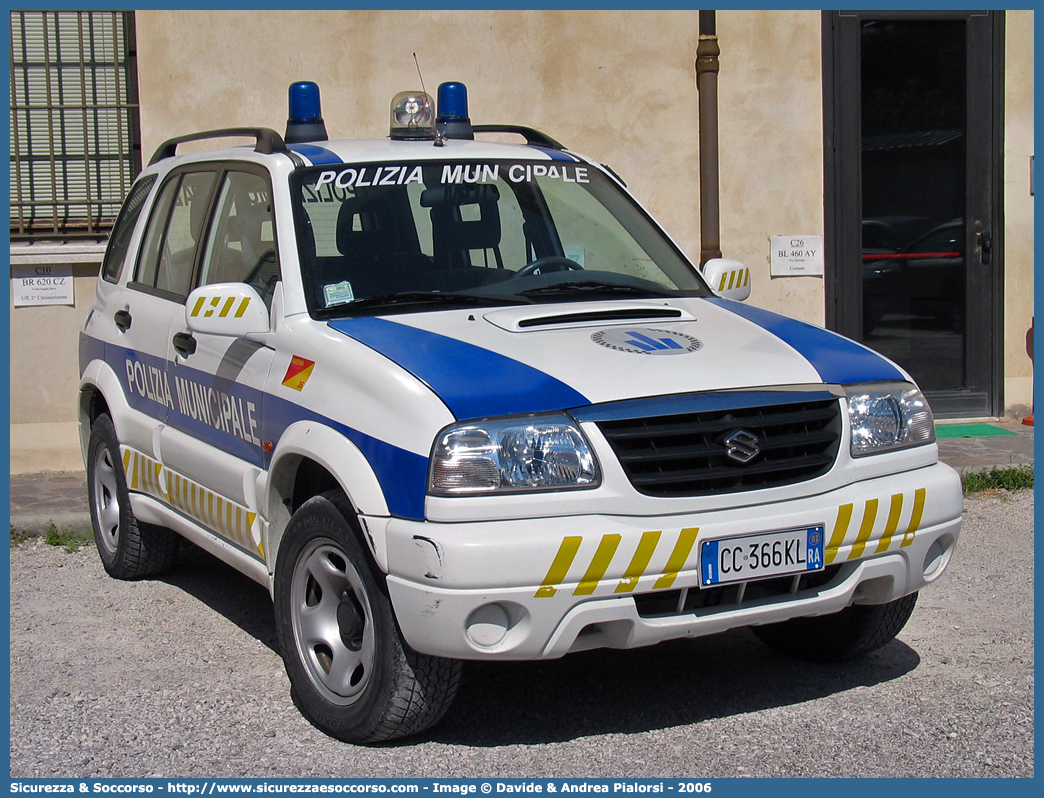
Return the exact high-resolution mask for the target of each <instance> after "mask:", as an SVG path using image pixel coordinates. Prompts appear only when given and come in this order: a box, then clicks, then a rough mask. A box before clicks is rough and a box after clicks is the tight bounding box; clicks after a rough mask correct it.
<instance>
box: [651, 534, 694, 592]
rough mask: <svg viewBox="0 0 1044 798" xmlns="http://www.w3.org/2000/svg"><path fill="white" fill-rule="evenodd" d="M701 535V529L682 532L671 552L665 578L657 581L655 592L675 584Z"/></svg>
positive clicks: (665, 568) (665, 567) (664, 574)
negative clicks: (697, 538)
mask: <svg viewBox="0 0 1044 798" xmlns="http://www.w3.org/2000/svg"><path fill="white" fill-rule="evenodd" d="M699 534H700V529H699V527H693V528H691V529H683V530H682V531H681V534H680V535H678V542H677V543H676V544H675V546H674V551H672V552H671V556H670V557H669V558H668V559H667V565H665V566H664V569H663V576H661V577H660V578H659V579H657V580H656V584H654V585H653V590H663V589H664V588H668V587H670V586H671V585H673V584H674V580H675V579H677V578H678V572H679V571H681V570H682V568H684V567H685V561H686V560H687V559H689V553H690V552H691V551H692V547H693V545H694V544H695V543H696V536H697V535H699Z"/></svg>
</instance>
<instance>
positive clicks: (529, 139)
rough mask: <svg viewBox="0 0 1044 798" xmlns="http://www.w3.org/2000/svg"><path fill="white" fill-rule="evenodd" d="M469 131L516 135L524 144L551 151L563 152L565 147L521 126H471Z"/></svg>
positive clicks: (538, 132) (545, 135)
mask: <svg viewBox="0 0 1044 798" xmlns="http://www.w3.org/2000/svg"><path fill="white" fill-rule="evenodd" d="M471 129H472V130H474V131H475V132H476V133H517V134H518V135H520V136H524V137H525V139H526V144H534V145H536V146H538V147H550V148H551V149H552V150H564V149H565V145H564V144H560V143H559V142H557V141H555V140H554V139H553V138H551V137H550V136H549V135H547V134H546V133H541V132H540V131H539V130H536V129H534V128H531V127H524V126H522V125H472V126H471Z"/></svg>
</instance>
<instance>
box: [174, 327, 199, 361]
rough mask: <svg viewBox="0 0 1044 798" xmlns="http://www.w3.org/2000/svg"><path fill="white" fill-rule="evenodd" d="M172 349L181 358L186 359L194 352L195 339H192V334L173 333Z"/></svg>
mask: <svg viewBox="0 0 1044 798" xmlns="http://www.w3.org/2000/svg"><path fill="white" fill-rule="evenodd" d="M174 348H175V349H177V350H178V352H179V353H180V354H181V356H182V357H188V356H189V355H191V354H193V353H194V352H195V351H196V339H195V338H193V337H192V333H183V332H179V333H175V334H174Z"/></svg>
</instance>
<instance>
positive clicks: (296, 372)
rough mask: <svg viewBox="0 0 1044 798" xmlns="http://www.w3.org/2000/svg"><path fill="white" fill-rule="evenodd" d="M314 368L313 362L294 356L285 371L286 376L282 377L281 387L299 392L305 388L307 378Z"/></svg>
mask: <svg viewBox="0 0 1044 798" xmlns="http://www.w3.org/2000/svg"><path fill="white" fill-rule="evenodd" d="M314 366H315V361H314V360H307V359H305V358H303V357H298V356H297V355H294V356H293V357H292V358H290V365H289V366H288V367H287V369H286V376H284V377H283V385H285V386H286V387H287V388H293V389H294V390H295V391H300V390H301V389H302V388H304V387H305V383H306V382H308V378H309V377H311V376H312V368H313V367H314Z"/></svg>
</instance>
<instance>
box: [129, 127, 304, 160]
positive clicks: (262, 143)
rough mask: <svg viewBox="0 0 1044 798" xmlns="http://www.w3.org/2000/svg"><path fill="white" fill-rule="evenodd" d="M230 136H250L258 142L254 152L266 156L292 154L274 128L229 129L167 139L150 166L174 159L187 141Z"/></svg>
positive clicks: (153, 157)
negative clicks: (277, 153) (180, 145)
mask: <svg viewBox="0 0 1044 798" xmlns="http://www.w3.org/2000/svg"><path fill="white" fill-rule="evenodd" d="M230 136H248V137H250V138H253V139H254V140H255V141H256V142H257V143H256V145H255V146H254V152H260V153H264V154H265V155H268V154H270V153H273V152H285V153H289V152H290V151H289V150H288V149H287V147H286V142H284V141H283V137H282V136H280V135H279V134H278V133H276V132H275V131H274V130H272V128H269V127H227V128H223V129H222V130H206V131H204V132H202V133H190V134H189V135H187V136H178V137H177V138H173V139H167V140H166V141H165V142H163V143H162V144H160V146H159V148H158V149H157V150H156V154H155V155H153V156H152V160H151V161H149V166H152V165H153V164H154V163H156V162H157V161H162V160H163V159H164V158H173V157H174V156H175V155H177V154H178V145H179V144H184V143H185V142H187V141H202V140H203V139H223V138H228V137H230Z"/></svg>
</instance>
